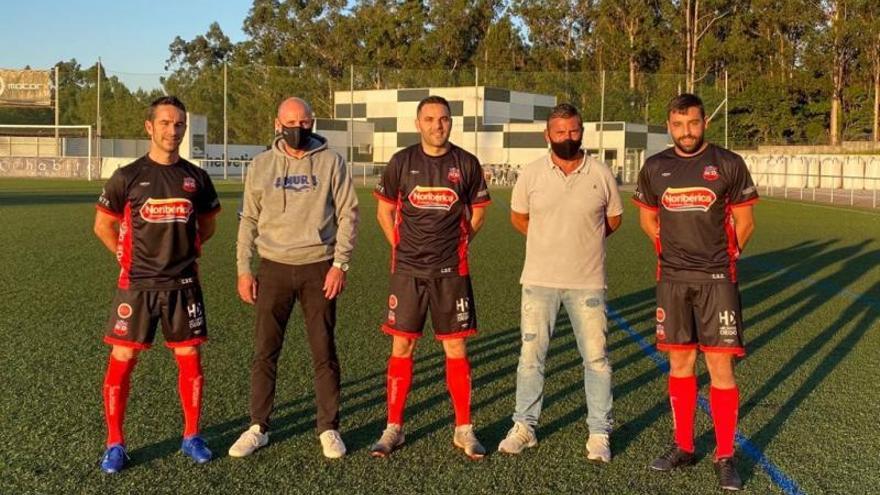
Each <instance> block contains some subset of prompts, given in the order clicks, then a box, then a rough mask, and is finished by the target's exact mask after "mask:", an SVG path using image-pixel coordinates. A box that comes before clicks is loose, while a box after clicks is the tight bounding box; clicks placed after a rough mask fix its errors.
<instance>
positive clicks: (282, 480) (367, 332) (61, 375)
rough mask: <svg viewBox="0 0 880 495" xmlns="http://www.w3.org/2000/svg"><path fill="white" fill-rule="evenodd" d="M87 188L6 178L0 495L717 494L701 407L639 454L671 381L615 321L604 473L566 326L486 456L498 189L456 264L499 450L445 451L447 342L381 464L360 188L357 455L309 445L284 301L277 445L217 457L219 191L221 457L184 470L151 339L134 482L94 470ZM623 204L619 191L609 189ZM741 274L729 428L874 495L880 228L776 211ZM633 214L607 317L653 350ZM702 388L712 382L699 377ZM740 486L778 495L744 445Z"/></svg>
mask: <svg viewBox="0 0 880 495" xmlns="http://www.w3.org/2000/svg"><path fill="white" fill-rule="evenodd" d="M100 187H101V185H100V183H97V182H95V183H85V182H60V181H25V180H16V181H13V180H8V179H6V180H0V219H2V223H0V225H2V240H3V248H2V250H0V266H2V271H0V281H2V284H0V363H2V367H0V373H2V375H0V376H2V386H3V388H2V394H0V418H2V428H0V444H2V445H3V449H2V451H3V454H2V460H0V493H10V494H12V493H16V494H17V493H148V492H149V493H226V492H229V493H258V492H263V491H269V492H272V493H467V494H471V493H491V494H498V493H615V494H617V493H646V494H647V493H650V494H661V493H669V494H681V493H712V492H716V491H717V489H716V480H715V476H714V473H713V471H712V467H711V462H710V456H711V449H712V448H713V447H714V438H713V434H712V429H711V422H710V419H709V417H708V416H707V415H706V414H705V413H702V412H698V413H697V418H698V419H697V435H698V439H697V448H698V452H699V453H700V454H701V456H700V458H701V460H700V462H699V464H698V465H697V466H696V467H694V468H692V469H689V470H686V471H682V472H676V473H673V474H671V475H668V474H661V473H653V472H649V471H648V469H647V468H646V466H647V464H648V463H649V462H650V461H651V460H652V459H653V457H654V456H655V455H656V454H657V453H658V452H659V451H660V450H661V449H662V448H663V447H664V446H665V445H666V444H667V442H668V441H669V439H670V429H671V419H670V414H669V407H668V403H667V400H666V395H665V393H666V381H665V376H664V375H663V373H662V372H661V371H660V369H659V368H658V366H657V364H655V362H654V361H652V360H651V359H650V358H649V356H648V354H647V353H646V351H645V350H643V349H642V347H640V346H639V343H638V342H637V340H636V339H634V337H633V335H631V334H630V333H628V332H626V331H624V330H623V329H622V328H621V326H620V325H619V324H616V323H610V327H609V342H608V346H609V350H610V355H611V359H612V364H613V367H614V395H615V404H614V406H615V408H614V415H615V431H614V434H613V436H612V448H613V450H614V453H615V458H614V461H613V462H612V463H611V464H610V465H608V466H597V465H593V464H590V463H588V462H587V460H586V457H585V449H584V441H585V438H586V435H587V428H586V424H585V418H586V414H585V404H584V397H583V387H582V370H581V363H580V359H579V356H578V353H577V349H576V347H575V342H574V338H573V336H572V334H571V330H570V327H569V326H568V325H567V324H566V320H565V318H564V313H563V317H562V318H561V320H560V324H559V326H558V329H557V335H556V337H555V339H554V340H553V344H552V348H551V351H550V355H549V358H548V370H547V371H548V377H547V384H546V389H545V409H544V414H543V417H542V418H541V424H540V425H539V428H538V436H539V440H540V444H539V445H538V447H537V448H535V449H532V450H529V451H527V452H526V453H524V454H523V455H520V456H517V457H507V456H502V455H499V454H496V453H494V451H495V448H496V447H497V445H498V442H499V441H500V440H501V439H502V438H503V436H504V434H505V432H506V431H507V429H508V428H509V427H510V415H511V413H512V408H513V400H514V386H515V370H516V361H517V354H518V342H519V330H518V323H519V291H520V287H519V284H518V279H519V272H520V269H521V266H522V258H523V252H524V239H523V238H522V236H520V235H518V234H517V233H515V232H514V231H513V229H512V227H510V225H509V223H508V208H507V206H506V205H507V204H508V203H509V190H503V189H501V190H494V191H493V196H494V200H495V202H494V204H493V205H492V206H491V207H490V208H489V211H488V220H487V224H486V226H485V228H484V231H483V232H481V233H480V235H479V236H478V237H477V238H476V240H475V242H474V244H473V246H472V251H471V263H472V273H473V278H474V285H475V290H476V298H477V309H478V314H479V321H480V333H479V335H478V336H476V337H475V338H473V339H472V340H470V342H469V353H470V357H471V360H472V363H473V368H474V375H473V387H474V396H473V411H474V421H475V423H476V426H477V434H478V436H479V437H480V438H481V439H482V440H483V442H484V443H485V444H486V446H487V448H489V449H490V450H491V451H492V452H493V453H492V454H491V455H489V456H488V457H487V458H486V459H484V460H483V461H482V462H471V461H468V460H467V459H466V458H465V457H464V456H463V455H462V454H461V453H459V452H458V451H457V450H455V449H454V448H453V446H452V442H451V438H452V408H451V404H450V402H449V399H448V395H447V392H446V387H445V382H444V379H443V376H444V372H443V359H442V352H441V350H440V346H439V345H438V344H437V342H436V341H434V340H433V338H431V337H430V335H431V334H430V333H427V334H426V338H424V339H422V341H421V342H420V343H419V346H418V348H417V352H416V368H415V378H414V387H413V391H412V393H411V395H410V400H409V403H408V408H407V444H406V446H405V447H404V448H403V449H401V450H400V451H398V452H396V453H395V454H394V455H393V456H392V457H390V458H388V459H373V458H371V457H370V456H369V455H368V448H369V444H370V443H371V442H372V441H373V440H375V438H377V437H378V435H379V433H380V431H381V429H382V427H383V425H384V414H385V413H384V409H385V402H384V394H385V389H384V370H385V362H386V359H387V355H388V351H389V347H390V342H389V339H388V338H387V337H385V336H383V335H382V334H381V333H380V332H379V330H378V325H379V323H380V321H381V319H382V316H383V308H384V305H385V301H386V297H387V293H386V290H387V287H386V284H387V270H388V257H389V252H388V247H387V246H386V245H385V243H384V240H383V238H382V236H381V233H380V231H379V228H378V226H377V224H376V221H375V208H376V207H375V200H374V199H373V198H371V197H370V195H369V191H368V190H366V189H363V190H360V191H359V194H360V199H361V229H360V232H361V233H360V238H359V241H358V248H357V251H356V253H355V260H354V262H353V264H352V269H351V272H350V277H349V286H348V289H347V290H346V292H345V293H344V294H343V296H342V299H341V301H340V306H339V324H338V328H337V343H338V346H339V353H340V357H341V361H342V369H343V390H342V393H343V396H342V398H343V404H342V419H343V424H342V432H343V437H344V439H345V440H346V442H347V443H348V447H349V451H350V453H349V455H348V456H347V457H346V458H344V459H342V460H338V461H328V460H325V459H324V458H323V457H322V456H321V453H320V447H319V444H318V441H317V438H316V436H315V432H314V400H313V394H312V376H311V362H310V358H309V354H308V349H307V345H306V343H305V339H304V331H303V326H302V322H301V318H300V316H299V310H298V309H297V311H296V313H295V316H294V318H293V323H292V324H291V326H290V328H289V329H288V336H287V341H286V347H285V350H284V354H283V356H282V360H281V364H280V377H279V378H280V380H279V384H278V396H277V403H276V410H275V413H274V417H273V429H272V436H271V441H270V444H269V446H268V447H266V448H264V449H262V450H260V451H258V453H256V454H255V455H254V456H252V457H249V458H246V459H231V458H229V457H227V456H226V450H227V449H228V447H229V445H231V444H232V442H233V441H234V440H235V439H236V438H237V436H238V435H239V434H240V433H241V431H242V430H243V429H244V428H245V427H246V426H247V421H248V418H247V395H248V367H249V360H250V353H251V333H252V325H253V313H252V310H251V308H250V307H248V306H246V305H244V304H242V303H240V302H239V301H238V299H237V297H236V295H235V263H234V258H235V254H234V243H235V232H236V228H237V222H236V215H235V212H236V210H237V208H238V205H239V199H240V196H241V185H240V184H237V183H222V184H219V185H218V189H219V191H220V193H221V199H222V201H223V206H224V211H223V213H222V214H221V215H220V217H219V229H218V232H217V235H216V237H215V238H214V239H212V240H211V241H210V242H209V243H207V245H206V246H205V249H204V257H203V258H202V261H201V273H202V284H203V287H204V290H205V295H206V306H207V314H208V321H209V327H210V336H211V338H210V342H209V343H208V344H207V345H206V346H205V347H204V359H203V363H204V367H205V377H206V394H205V401H204V412H203V421H202V425H203V433H204V435H205V437H206V439H207V441H208V443H209V445H210V446H211V448H212V449H213V450H214V452H215V454H216V456H217V458H216V459H215V460H214V461H212V462H211V463H209V464H207V465H205V466H195V465H193V464H191V463H190V462H189V461H188V459H186V458H184V457H183V456H181V455H180V454H179V453H178V452H177V450H178V447H179V442H180V430H181V427H182V417H181V412H180V408H179V404H178V398H177V391H176V366H175V365H174V362H173V359H172V357H171V355H170V353H169V352H168V351H167V350H166V349H165V348H164V346H163V345H161V338H160V339H159V340H158V341H157V344H158V345H156V346H155V347H154V348H153V350H151V351H148V352H146V353H144V354H142V356H141V359H140V362H139V364H138V367H137V368H136V370H135V374H134V376H133V386H132V393H131V400H130V403H129V408H128V414H127V421H126V433H127V441H128V446H129V450H130V453H131V456H132V463H131V465H130V468H129V469H127V470H126V471H124V472H123V473H121V474H120V475H116V476H106V475H104V474H103V473H101V472H100V470H99V469H98V460H99V457H100V455H101V453H102V451H103V439H104V434H105V433H104V423H103V413H102V405H101V394H100V387H101V382H102V379H103V373H104V369H105V366H106V361H107V353H108V348H107V346H105V345H104V344H103V343H101V336H102V332H103V326H104V323H105V319H106V318H107V314H108V311H109V309H110V308H109V303H110V298H111V295H112V293H113V290H114V283H115V277H116V275H117V272H118V268H117V267H116V265H115V260H114V259H113V256H112V255H111V254H110V253H108V252H107V251H106V250H105V249H104V248H103V247H102V246H101V245H100V243H99V242H98V240H97V239H96V238H95V237H94V235H93V234H92V221H93V217H94V206H93V204H94V200H95V198H96V196H97V194H98V192H99V191H100ZM624 196H626V195H625V194H624ZM755 213H756V219H757V231H756V233H755V236H754V239H753V241H752V243H751V245H749V247H748V249H747V251H746V256H745V258H744V259H743V260H742V261H741V262H740V272H741V290H742V295H743V304H744V308H745V309H744V311H745V322H746V326H747V330H746V341H747V349H748V352H749V354H748V356H747V357H746V358H745V359H744V360H743V361H741V362H740V365H739V366H738V368H737V375H738V382H739V385H740V388H741V390H742V402H741V404H742V405H741V411H740V424H739V431H740V432H741V433H742V434H743V435H744V436H745V437H746V438H748V439H749V441H750V442H751V443H752V444H753V445H754V446H756V447H757V448H758V449H759V450H760V451H761V452H763V454H764V455H765V456H766V458H767V459H768V460H769V461H770V462H772V463H773V464H774V465H775V466H776V467H778V469H779V470H780V471H782V472H784V473H785V475H786V476H788V477H789V478H790V479H792V480H794V482H796V483H797V486H798V487H799V488H800V489H801V490H802V491H803V492H804V493H811V494H819V493H871V492H876V490H877V489H878V486H880V473H878V467H880V461H878V459H880V457H878V456H880V434H877V423H878V421H877V417H878V412H880V392H878V387H877V378H878V377H880V359H878V349H880V215H878V214H877V213H872V212H868V211H864V210H852V209H832V208H828V207H821V206H816V205H811V204H804V203H796V202H783V201H779V200H773V199H767V200H764V201H762V202H761V203H759V204H758V205H757V206H756V209H755ZM637 223H638V222H637V212H636V211H635V209H634V208H633V207H632V206H630V205H628V206H627V209H626V211H625V213H624V223H623V226H622V228H621V230H620V231H619V232H618V233H616V234H615V235H614V236H613V237H612V238H611V239H610V240H609V254H608V266H609V304H610V306H611V307H612V308H613V309H614V310H615V311H617V313H618V314H619V315H620V316H621V317H622V318H623V319H625V320H626V322H628V324H629V325H630V326H631V328H632V329H633V330H635V332H636V333H637V334H638V335H639V336H641V337H642V338H644V339H645V340H647V341H648V342H653V319H652V317H653V311H654V303H653V297H654V295H653V281H652V276H653V273H654V267H655V260H654V255H653V253H652V250H651V246H650V244H649V243H648V241H647V240H646V239H645V238H644V236H643V235H642V233H641V231H640V230H639V228H638V225H637ZM699 371H700V373H701V377H700V383H701V386H702V388H701V393H702V394H703V395H704V396H705V395H706V393H707V387H708V384H707V377H706V375H705V370H704V368H703V367H701V368H700V370H699ZM738 455H739V457H740V471H741V473H742V474H743V477H744V479H745V481H746V487H747V490H748V491H749V492H750V493H780V492H782V490H781V488H779V487H778V486H777V485H776V484H774V483H773V481H772V480H771V478H770V476H769V475H768V474H767V472H766V471H765V470H764V469H763V468H762V467H761V466H760V465H758V464H756V462H755V461H754V460H753V459H752V458H750V457H749V456H747V455H745V454H743V453H742V452H740V453H739V454H738Z"/></svg>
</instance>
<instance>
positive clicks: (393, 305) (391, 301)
mask: <svg viewBox="0 0 880 495" xmlns="http://www.w3.org/2000/svg"><path fill="white" fill-rule="evenodd" d="M388 307H389V308H390V309H397V296H395V295H394V294H391V295H390V296H388Z"/></svg>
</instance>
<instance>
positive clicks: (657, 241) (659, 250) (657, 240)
mask: <svg viewBox="0 0 880 495" xmlns="http://www.w3.org/2000/svg"><path fill="white" fill-rule="evenodd" d="M659 227H660V217H657V228H658V230H657V237H655V238H654V252H655V253H657V274H656V278H657V281H658V282H659V281H660V253H662V252H663V244H662V243H661V242H660V235H661V232H662V230H660V229H659Z"/></svg>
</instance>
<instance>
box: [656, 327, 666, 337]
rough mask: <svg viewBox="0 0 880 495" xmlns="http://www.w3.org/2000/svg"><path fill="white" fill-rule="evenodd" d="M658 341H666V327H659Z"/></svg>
mask: <svg viewBox="0 0 880 495" xmlns="http://www.w3.org/2000/svg"><path fill="white" fill-rule="evenodd" d="M657 340H666V327H664V326H663V325H660V324H658V325H657Z"/></svg>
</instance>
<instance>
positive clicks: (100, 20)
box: [0, 0, 252, 89]
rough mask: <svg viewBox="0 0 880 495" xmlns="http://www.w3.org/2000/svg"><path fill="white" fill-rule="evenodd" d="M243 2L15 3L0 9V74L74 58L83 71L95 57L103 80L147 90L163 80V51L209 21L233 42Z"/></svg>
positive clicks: (247, 3) (238, 37) (244, 11)
mask: <svg viewBox="0 0 880 495" xmlns="http://www.w3.org/2000/svg"><path fill="white" fill-rule="evenodd" d="M251 5H252V2H251V0H176V1H170V0H152V1H143V0H116V1H108V0H82V1H75V2H71V1H70V0H66V1H60V0H15V1H11V2H6V1H4V2H2V6H0V15H2V21H0V23H2V26H3V28H2V29H0V68H4V69H22V68H24V67H25V66H30V67H31V68H32V69H39V68H46V69H48V68H51V67H53V66H54V65H55V63H56V62H58V61H61V60H64V61H67V60H70V59H72V58H75V59H76V60H77V62H79V63H80V65H81V66H83V67H90V66H92V65H94V64H95V62H96V61H97V60H98V57H101V62H102V63H103V64H104V68H105V70H106V71H107V75H108V76H114V75H115V76H118V77H119V78H120V79H121V80H122V81H123V82H124V83H125V84H126V85H127V86H129V87H130V88H131V89H136V88H137V87H143V88H154V87H158V85H159V76H161V75H163V74H164V73H165V61H166V60H167V59H168V56H169V51H168V45H170V44H171V42H172V41H173V40H174V38H175V37H176V36H180V37H181V38H183V39H184V40H187V41H189V40H192V39H193V38H194V37H195V36H197V35H199V34H204V33H205V32H207V31H208V26H210V25H211V23H212V22H215V21H216V22H218V23H219V24H220V28H221V29H223V32H224V33H225V34H226V36H228V37H229V38H230V39H231V40H232V42H233V43H236V42H239V41H242V40H243V39H244V38H245V35H244V33H242V31H241V26H242V23H243V22H244V19H245V17H247V15H248V12H249V10H250V7H251Z"/></svg>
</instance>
